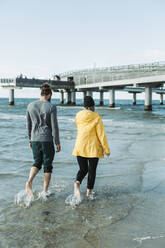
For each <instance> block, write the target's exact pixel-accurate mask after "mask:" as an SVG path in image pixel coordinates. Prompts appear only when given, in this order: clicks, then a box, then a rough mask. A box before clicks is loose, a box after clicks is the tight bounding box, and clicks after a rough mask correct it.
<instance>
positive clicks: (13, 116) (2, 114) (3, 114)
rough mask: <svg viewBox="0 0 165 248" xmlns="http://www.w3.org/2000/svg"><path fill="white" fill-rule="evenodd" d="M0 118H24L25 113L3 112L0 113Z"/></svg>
mask: <svg viewBox="0 0 165 248" xmlns="http://www.w3.org/2000/svg"><path fill="white" fill-rule="evenodd" d="M0 119H5V120H11V119H13V120H17V119H26V116H25V115H16V114H5V113H0Z"/></svg>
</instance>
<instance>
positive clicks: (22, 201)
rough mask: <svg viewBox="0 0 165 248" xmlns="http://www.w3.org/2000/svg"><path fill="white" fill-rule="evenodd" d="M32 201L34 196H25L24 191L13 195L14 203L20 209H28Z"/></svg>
mask: <svg viewBox="0 0 165 248" xmlns="http://www.w3.org/2000/svg"><path fill="white" fill-rule="evenodd" d="M33 201H34V196H33V195H32V196H29V195H27V194H26V191H25V190H21V191H20V192H18V193H17V194H16V195H15V199H14V202H15V204H16V205H19V206H21V207H25V208H29V207H30V206H31V204H32V202H33Z"/></svg>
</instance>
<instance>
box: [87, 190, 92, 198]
mask: <svg viewBox="0 0 165 248" xmlns="http://www.w3.org/2000/svg"><path fill="white" fill-rule="evenodd" d="M91 194H92V190H91V189H87V193H86V196H87V197H89V196H90V195H91Z"/></svg>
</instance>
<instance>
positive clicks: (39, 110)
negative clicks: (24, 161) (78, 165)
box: [26, 83, 61, 196]
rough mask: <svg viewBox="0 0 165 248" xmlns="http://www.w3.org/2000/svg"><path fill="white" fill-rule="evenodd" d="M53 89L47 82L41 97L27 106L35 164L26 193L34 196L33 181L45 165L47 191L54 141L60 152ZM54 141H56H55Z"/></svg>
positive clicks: (29, 133)
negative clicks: (52, 102) (52, 99)
mask: <svg viewBox="0 0 165 248" xmlns="http://www.w3.org/2000/svg"><path fill="white" fill-rule="evenodd" d="M51 96H52V90H51V88H50V85H49V84H47V83H45V84H43V85H42V88H41V98H40V100H37V101H35V102H32V103H30V104H29V105H28V107H27V129H28V136H29V142H30V148H31V149H32V151H33V157H34V164H33V166H32V168H31V170H30V174H29V179H28V181H27V182H26V193H27V194H28V195H29V196H33V191H32V181H33V179H34V177H35V176H36V174H37V173H38V171H39V170H40V169H41V167H42V164H43V166H44V187H43V192H44V194H46V193H47V190H48V187H49V183H50V179H51V173H52V168H53V167H52V162H53V159H54V154H55V150H54V142H55V144H56V147H57V149H56V152H60V150H61V146H60V140H59V130H58V122H57V115H56V106H55V105H53V104H51V103H50V100H51ZM53 141H54V142H53Z"/></svg>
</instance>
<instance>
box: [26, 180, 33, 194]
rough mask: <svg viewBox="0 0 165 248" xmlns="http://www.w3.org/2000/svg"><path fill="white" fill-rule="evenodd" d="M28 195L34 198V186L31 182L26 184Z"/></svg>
mask: <svg viewBox="0 0 165 248" xmlns="http://www.w3.org/2000/svg"><path fill="white" fill-rule="evenodd" d="M26 194H27V195H29V196H33V191H32V185H31V183H30V182H26Z"/></svg>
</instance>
